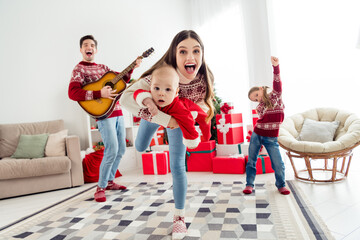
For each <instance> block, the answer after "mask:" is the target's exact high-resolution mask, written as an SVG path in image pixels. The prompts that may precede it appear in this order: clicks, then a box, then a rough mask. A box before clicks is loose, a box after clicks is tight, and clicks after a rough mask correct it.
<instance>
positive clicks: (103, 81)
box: [78, 48, 154, 120]
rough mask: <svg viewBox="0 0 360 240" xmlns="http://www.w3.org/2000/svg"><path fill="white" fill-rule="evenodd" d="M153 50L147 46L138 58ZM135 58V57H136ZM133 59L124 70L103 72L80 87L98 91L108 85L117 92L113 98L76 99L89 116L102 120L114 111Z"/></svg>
mask: <svg viewBox="0 0 360 240" xmlns="http://www.w3.org/2000/svg"><path fill="white" fill-rule="evenodd" d="M153 52H154V49H153V48H149V49H148V50H147V51H145V52H144V53H143V54H142V55H141V56H140V57H139V58H146V57H148V56H150V54H151V53H153ZM136 60H137V59H136ZM136 60H134V61H133V62H132V63H131V64H130V65H129V66H128V67H127V68H125V70H124V71H122V72H121V73H119V74H115V73H114V72H112V71H109V72H107V73H105V74H104V75H103V76H102V77H101V78H100V79H99V80H98V81H96V82H93V83H89V84H87V85H85V86H83V87H82V89H83V90H86V91H99V90H101V89H102V88H103V87H105V86H110V87H111V88H112V89H113V90H116V91H115V93H116V94H118V95H117V96H116V97H115V98H114V99H113V100H112V99H108V98H99V99H94V100H86V101H78V103H79V104H80V106H81V107H82V108H83V109H84V110H85V112H87V113H88V114H89V115H90V116H91V117H93V118H95V119H97V120H102V119H105V118H107V117H108V116H110V114H111V113H112V112H113V111H114V107H115V104H116V102H117V101H118V100H119V99H120V97H121V94H122V92H123V91H124V90H125V88H126V82H125V81H124V80H123V79H122V78H123V77H124V76H125V75H126V74H127V73H128V72H129V71H130V70H131V69H134V67H135V65H136Z"/></svg>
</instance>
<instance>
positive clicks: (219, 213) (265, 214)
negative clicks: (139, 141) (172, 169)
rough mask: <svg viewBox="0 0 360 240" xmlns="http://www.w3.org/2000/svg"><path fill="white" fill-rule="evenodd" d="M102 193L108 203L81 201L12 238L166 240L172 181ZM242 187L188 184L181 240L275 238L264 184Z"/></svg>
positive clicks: (235, 184) (169, 227) (237, 184)
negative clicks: (247, 190) (185, 232)
mask: <svg viewBox="0 0 360 240" xmlns="http://www.w3.org/2000/svg"><path fill="white" fill-rule="evenodd" d="M127 186H128V189H127V190H125V191H106V196H107V201H106V202H104V203H97V202H95V201H94V200H93V192H94V189H91V190H90V191H88V192H86V193H85V194H84V196H83V197H82V199H79V200H78V201H76V202H74V204H72V205H70V206H71V207H66V208H63V209H59V211H57V212H56V213H53V214H51V215H50V216H48V218H47V219H46V220H45V221H42V222H39V223H38V224H36V225H35V226H32V227H31V228H29V229H27V230H26V231H23V232H22V233H19V234H16V235H13V238H16V239H54V240H55V239H56V240H58V239H59V240H60V239H72V240H78V239H134V240H137V239H152V240H155V239H171V230H172V218H173V210H174V201H173V193H172V184H171V183H163V182H159V183H145V182H144V183H131V184H129V185H127ZM244 187H245V186H244V183H242V182H233V183H220V182H212V183H211V182H209V183H189V185H188V191H187V201H186V207H185V209H186V216H185V222H186V225H187V227H188V235H187V237H186V238H185V239H277V236H276V233H275V228H274V224H273V222H272V215H271V206H270V204H269V202H268V200H267V199H268V197H267V192H268V191H267V190H266V186H265V185H264V184H257V185H256V186H255V189H256V190H255V191H254V192H253V193H252V194H250V195H246V196H244V194H243V193H242V189H243V188H244Z"/></svg>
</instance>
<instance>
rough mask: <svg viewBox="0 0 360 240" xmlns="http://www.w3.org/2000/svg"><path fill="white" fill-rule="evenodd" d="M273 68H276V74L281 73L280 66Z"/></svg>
mask: <svg viewBox="0 0 360 240" xmlns="http://www.w3.org/2000/svg"><path fill="white" fill-rule="evenodd" d="M273 68H274V74H279V73H280V67H279V65H277V66H276V67H275V66H273Z"/></svg>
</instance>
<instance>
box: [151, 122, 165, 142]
mask: <svg viewBox="0 0 360 240" xmlns="http://www.w3.org/2000/svg"><path fill="white" fill-rule="evenodd" d="M164 130H165V129H164V127H163V126H160V127H159V128H158V130H156V132H155V134H154V136H153V137H152V139H151V142H150V146H154V145H163V144H164V133H165V132H164Z"/></svg>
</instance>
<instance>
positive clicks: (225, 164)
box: [213, 154, 245, 174]
mask: <svg viewBox="0 0 360 240" xmlns="http://www.w3.org/2000/svg"><path fill="white" fill-rule="evenodd" d="M213 173H230V174H242V173H245V158H244V155H242V154H234V155H230V156H216V157H214V158H213Z"/></svg>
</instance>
